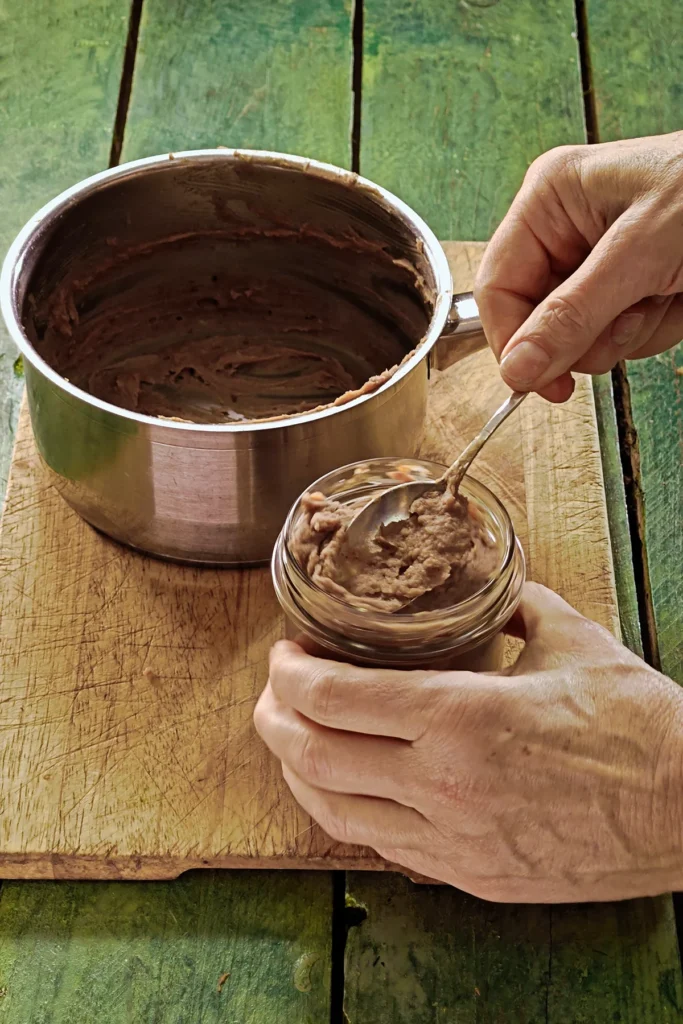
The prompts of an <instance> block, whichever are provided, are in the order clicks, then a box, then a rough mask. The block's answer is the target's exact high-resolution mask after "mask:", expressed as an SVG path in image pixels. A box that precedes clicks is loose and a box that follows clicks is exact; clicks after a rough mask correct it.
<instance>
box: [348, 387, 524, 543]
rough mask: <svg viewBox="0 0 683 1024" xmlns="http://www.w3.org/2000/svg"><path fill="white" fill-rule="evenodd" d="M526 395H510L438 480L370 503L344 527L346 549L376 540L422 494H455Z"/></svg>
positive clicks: (389, 493)
mask: <svg viewBox="0 0 683 1024" xmlns="http://www.w3.org/2000/svg"><path fill="white" fill-rule="evenodd" d="M527 394H528V392H526V391H513V392H512V393H511V394H510V395H509V396H508V398H507V399H506V400H505V402H503V404H502V405H501V406H500V408H499V409H497V410H496V412H495V413H494V414H493V416H492V417H491V419H490V420H489V421H488V423H487V424H486V425H485V426H484V427H482V429H481V430H480V431H479V433H478V434H477V436H476V437H475V438H474V440H473V441H470V443H469V444H468V445H467V447H466V448H465V450H464V451H463V452H462V453H461V454H460V455H459V456H458V458H457V459H456V460H455V462H454V463H453V464H452V465H451V466H450V467H449V468H448V469H447V470H446V472H445V473H444V474H443V476H441V477H439V479H438V480H414V481H411V482H410V483H406V484H397V485H396V487H390V488H389V490H387V491H383V492H382V493H381V494H378V495H377V497H375V498H373V499H372V500H371V501H369V502H368V504H367V505H366V506H365V507H364V508H362V509H360V511H359V512H358V513H357V514H356V515H355V516H354V518H353V519H352V520H351V522H350V523H349V525H348V527H347V530H346V538H345V543H346V544H347V545H348V547H349V548H356V549H358V548H362V547H364V546H366V545H367V544H368V543H369V541H371V540H372V538H373V537H375V536H377V533H378V532H379V530H381V528H382V527H383V526H388V525H389V523H399V522H401V521H402V520H405V519H408V518H409V516H410V511H411V508H412V506H413V504H414V503H415V501H417V499H418V498H420V497H421V496H422V495H423V494H427V493H430V494H434V493H437V494H443V493H444V492H445V491H446V489H449V490H450V491H451V493H452V494H457V493H458V489H459V487H460V484H461V482H462V478H463V477H464V476H465V473H466V472H467V470H468V469H469V468H470V465H471V464H472V462H473V461H474V459H475V458H476V456H477V455H478V454H479V452H480V451H481V449H482V448H483V447H484V445H485V444H486V442H487V441H488V439H489V438H490V437H491V435H492V434H493V433H494V431H495V430H497V429H498V427H499V426H500V425H501V423H503V422H504V421H505V420H506V419H507V418H508V416H509V415H510V413H512V412H514V410H515V409H516V408H517V407H518V406H519V405H520V404H521V403H522V402H523V401H524V399H525V398H526V396H527Z"/></svg>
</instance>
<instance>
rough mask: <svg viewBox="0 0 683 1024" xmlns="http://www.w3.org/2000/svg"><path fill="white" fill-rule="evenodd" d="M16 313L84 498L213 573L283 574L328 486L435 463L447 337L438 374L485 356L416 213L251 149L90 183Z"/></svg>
mask: <svg viewBox="0 0 683 1024" xmlns="http://www.w3.org/2000/svg"><path fill="white" fill-rule="evenodd" d="M2 306H3V313H4V316H5V319H6V322H7V324H8V326H9V329H10V331H11V333H12V335H13V337H14V339H15V341H16V342H17V344H18V345H19V347H20V349H21V351H22V353H23V355H24V358H25V370H26V383H27V391H28V401H29V408H30V413H31V420H32V425H33V430H34V434H35V437H36V442H37V445H38V449H39V451H40V454H41V456H42V459H43V461H44V462H45V464H46V465H47V467H48V469H49V471H50V472H51V474H52V478H53V480H54V482H55V484H56V486H57V487H58V489H59V490H60V492H61V494H62V495H63V497H64V498H65V500H66V501H68V502H69V504H70V505H71V506H72V507H73V508H74V509H75V510H76V511H77V512H78V513H79V514H80V515H81V516H82V517H83V518H84V519H86V520H87V521H88V522H89V523H91V524H92V525H93V526H95V527H96V528H97V529H99V530H102V531H103V532H105V533H107V534H109V535H110V536H112V537H113V538H115V539H116V540H119V541H122V542H123V543H125V544H128V545H131V546H133V547H136V548H139V549H141V550H144V551H146V552H148V553H150V554H154V555H157V556H160V557H165V558H172V559H176V560H181V561H186V562H195V563H201V564H214V565H239V564H248V563H257V562H263V561H266V560H267V559H268V558H269V557H270V554H271V551H272V547H273V544H274V542H275V539H276V537H277V535H278V533H279V531H280V529H281V527H282V524H283V522H284V520H285V517H286V515H287V512H288V510H289V508H290V506H291V504H292V502H293V501H294V499H295V498H296V496H297V495H298V494H299V493H301V491H302V490H304V488H305V487H306V486H307V485H308V483H309V482H310V481H311V480H314V479H316V478H317V477H320V476H321V475H323V474H324V473H327V472H329V471H330V470H332V469H334V468H336V467H337V466H340V465H345V464H348V463H351V462H356V461H359V460H362V459H366V458H371V457H378V456H385V457H387V456H394V455H403V456H406V457H409V456H412V455H414V454H416V453H417V450H418V447H419V444H420V439H421V434H422V429H423V425H424V421H425V413H426V403H427V381H428V367H429V360H430V357H431V358H432V359H434V357H435V352H436V350H435V346H436V345H437V342H440V345H439V365H444V364H448V363H449V362H452V361H454V360H455V359H457V358H458V356H459V354H460V353H461V352H465V351H470V350H471V349H472V347H476V346H478V345H480V344H483V343H484V340H483V335H482V334H481V329H480V324H479V322H478V319H477V314H476V308H475V307H474V305H473V300H472V299H471V296H458V297H457V298H456V300H455V301H454V300H453V296H452V282H451V275H450V272H449V268H448V264H447V262H446V258H445V256H444V254H443V251H442V249H441V247H440V245H439V243H438V242H437V240H436V239H435V237H434V235H433V234H432V232H431V231H430V230H429V228H428V227H427V226H426V225H425V224H424V223H423V222H422V221H421V220H420V218H419V217H417V215H416V214H414V213H413V212H412V211H411V210H410V209H409V208H408V207H406V206H405V205H404V204H403V203H401V202H400V201H399V200H398V199H396V198H395V197H394V196H392V195H390V194H389V193H388V192H386V191H384V190H383V189H381V188H379V187H378V186H377V185H374V184H372V183H371V182H369V181H366V180H364V179H362V178H360V177H358V176H357V175H355V174H352V173H350V172H348V171H344V170H341V169H339V168H335V167H331V166H328V165H325V164H320V163H316V162H314V161H310V160H304V159H302V158H299V157H291V156H283V155H280V154H275V153H260V152H250V151H232V150H203V151H195V152H188V153H177V154H165V155H163V156H159V157H153V158H150V159H147V160H140V161H136V162H135V163H131V164H126V165H123V166H121V167H118V168H115V169H113V170H110V171H106V172H104V173H103V174H99V175H96V176H95V177H93V178H90V179H88V180H87V181H85V182H82V183H81V184H80V185H77V186H75V187H74V188H72V189H70V190H69V191H67V192H66V193H64V194H63V195H61V196H59V197H58V198H57V199H56V200H54V201H53V202H52V203H50V204H48V206H46V207H45V208H44V209H43V210H41V211H40V212H39V213H38V214H37V215H36V216H35V217H34V218H33V219H32V220H31V221H30V222H29V223H28V224H27V225H26V227H25V228H24V230H23V231H22V232H21V234H20V235H19V236H18V238H17V240H16V241H15V243H14V245H13V246H12V248H11V250H10V252H9V254H8V256H7V259H6V261H5V267H4V269H3V277H2ZM440 339H441V341H440Z"/></svg>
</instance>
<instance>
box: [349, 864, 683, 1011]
mask: <svg viewBox="0 0 683 1024" xmlns="http://www.w3.org/2000/svg"><path fill="white" fill-rule="evenodd" d="M348 885H349V902H350V904H351V905H352V907H353V908H354V913H355V914H356V919H357V917H358V908H360V909H361V912H362V911H364V912H365V913H366V914H367V918H366V919H365V920H363V921H362V923H360V924H359V925H357V926H356V927H352V928H351V929H350V932H349V938H348V941H347V948H346V1003H345V1010H346V1020H347V1022H348V1024H367V1022H370V1021H372V1022H373V1024H374V1022H377V1024H379V1022H382V1024H383V1022H384V1021H387V1022H389V1021H391V1024H433V1022H435V1021H448V1022H449V1024H450V1022H451V1021H453V1022H457V1024H499V1022H500V1024H606V1022H607V1021H613V1022H616V1024H679V1022H680V1020H681V1017H682V1015H683V993H682V990H681V983H680V966H679V961H678V944H677V941H676V931H675V927H674V921H673V910H672V906H671V900H670V899H667V900H662V899H658V900H630V901H627V902H624V903H615V904H600V905H597V906H596V905H590V904H588V905H579V906H574V907H554V908H550V907H544V906H514V905H510V904H503V905H496V904H491V903H484V902H482V901H481V900H477V899H475V898H474V897H472V896H468V895H467V894H466V893H462V892H458V891H457V890H454V889H437V888H436V887H431V888H424V887H422V888H417V887H415V886H413V885H411V883H410V882H408V881H407V880H406V879H404V878H401V877H398V876H396V877H394V876H388V875H385V876H379V877H378V876H372V875H367V874H355V873H351V874H349V876H348Z"/></svg>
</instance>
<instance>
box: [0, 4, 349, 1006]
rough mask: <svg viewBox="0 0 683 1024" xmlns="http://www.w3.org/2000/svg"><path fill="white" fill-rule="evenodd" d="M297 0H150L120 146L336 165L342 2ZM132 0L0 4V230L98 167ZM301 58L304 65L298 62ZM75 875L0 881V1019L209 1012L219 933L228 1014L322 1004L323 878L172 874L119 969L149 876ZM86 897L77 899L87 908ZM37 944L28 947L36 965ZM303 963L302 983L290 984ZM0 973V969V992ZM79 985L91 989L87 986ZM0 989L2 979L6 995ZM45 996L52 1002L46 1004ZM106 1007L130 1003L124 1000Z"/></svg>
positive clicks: (5, 362)
mask: <svg viewBox="0 0 683 1024" xmlns="http://www.w3.org/2000/svg"><path fill="white" fill-rule="evenodd" d="M297 7H298V10H296V11H295V10H294V5H292V4H288V3H283V2H280V3H278V4H275V3H270V4H259V9H256V8H255V5H254V4H251V9H250V10H248V5H247V4H244V3H243V4H241V5H240V6H238V5H237V4H235V3H233V4H231V5H229V6H228V5H225V4H220V3H203V4H202V3H198V2H197V3H192V4H190V3H186V4H184V5H183V4H179V3H173V4H165V3H163V2H161V3H155V2H153V0H148V2H147V3H146V4H145V8H144V20H143V25H142V38H141V44H142V52H141V54H140V61H139V62H138V64H137V76H136V81H135V90H134V94H133V97H132V106H131V111H130V117H129V128H130V129H131V130H130V134H129V136H128V147H127V149H126V150H125V151H124V153H123V158H124V159H131V158H132V157H133V156H135V155H141V154H145V153H149V152H156V151H159V150H163V149H164V148H167V147H170V146H174V147H176V148H180V146H199V145H203V144H207V143H208V144H210V145H214V144H216V143H223V144H233V145H253V146H259V145H260V146H269V147H271V148H278V147H279V148H282V149H285V150H293V151H299V152H302V151H306V150H308V151H309V152H311V155H314V156H319V157H320V158H323V159H331V160H334V161H336V162H338V163H348V159H349V152H350V120H351V118H350V108H351V89H350V75H351V57H350V52H351V32H350V23H349V3H343V2H335V0H330V2H326V0H322V2H320V3H315V4H313V3H311V4H307V5H305V9H304V6H302V5H297ZM129 11H130V0H109V2H107V0H88V2H87V3H86V2H85V0H60V3H59V5H55V4H54V3H52V2H50V0H31V2H30V3H27V4H24V5H23V6H22V5H16V4H15V5H12V10H11V15H10V13H9V8H8V10H7V12H6V13H5V14H4V17H5V18H6V19H7V20H8V21H9V19H10V17H11V28H10V26H9V25H8V26H7V28H8V30H7V31H5V32H4V33H2V35H1V36H0V56H2V57H3V58H4V61H3V76H2V83H1V85H0V97H1V98H0V104H1V105H2V108H3V109H11V110H12V111H13V116H12V120H11V136H10V138H9V139H7V137H6V135H5V137H4V138H3V141H4V142H5V143H6V145H5V147H4V148H3V151H2V169H3V175H1V176H0V204H1V205H2V209H3V227H2V228H0V230H2V231H3V232H6V234H5V233H3V234H2V235H0V244H2V242H3V240H5V241H6V242H9V241H10V238H11V236H12V234H13V233H14V232H15V230H16V229H18V227H19V226H20V224H21V222H22V220H23V219H24V218H25V217H26V216H28V215H29V214H30V213H31V212H32V211H33V209H35V208H36V207H37V206H38V205H39V204H40V203H41V202H43V201H44V200H47V199H49V198H50V196H51V195H53V194H55V193H56V192H58V191H59V190H60V189H61V188H63V187H65V186H67V185H69V184H72V183H73V182H75V181H77V180H78V179H79V178H82V177H84V176H85V175H87V174H89V173H92V172H93V171H96V170H99V169H101V168H102V167H104V166H106V163H107V156H108V153H109V147H110V145H111V131H112V127H113V124H114V116H115V111H116V103H117V96H118V86H119V79H120V74H121V63H122V55H123V47H124V44H125V39H126V32H127V25H128V15H129ZM1 17H3V15H0V18H1ZM116 17H118V18H119V22H116V21H115V18H116ZM6 54H7V56H6ZM35 68H38V69H39V73H35V72H34V69H35ZM175 72H178V75H177V77H174V76H175ZM311 73H313V74H314V77H312V78H307V74H311ZM310 82H313V83H314V85H313V86H312V87H311V85H310ZM235 104H238V106H237V107H236V106H235ZM14 112H16V113H14ZM311 115H312V116H311ZM143 122H144V124H143ZM138 124H139V125H140V129H139V131H138V129H137V126H138ZM202 133H203V134H202ZM162 135H163V138H161V136H162ZM10 143H11V144H10ZM136 146H137V149H136V148H135V147H136ZM3 344H4V340H3ZM0 351H1V352H2V356H3V359H2V361H1V362H0V374H2V377H1V378H0V420H1V421H2V422H3V423H6V422H7V421H8V420H10V423H11V429H10V430H7V431H5V430H3V431H2V432H1V433H0V480H1V482H2V491H3V492H4V480H5V475H4V474H5V472H6V470H7V464H8V462H9V456H10V452H11V445H12V435H13V429H14V424H15V423H16V414H17V410H18V398H19V394H20V391H21V380H20V379H19V380H18V382H17V384H13V381H14V376H13V369H12V364H13V360H14V354H13V353H12V355H11V356H10V357H9V358H8V357H7V349H6V348H5V349H1V350H0ZM8 385H9V386H8ZM3 457H6V458H5V462H4V463H3V461H2V458H3ZM286 879H287V880H286ZM87 889H88V893H90V895H88V894H87V893H86V890H85V889H81V888H80V887H77V886H68V887H66V886H42V885H41V886H39V887H34V886H16V885H12V886H10V887H7V886H6V887H5V903H4V904H2V909H1V910H0V918H1V919H2V920H3V927H2V938H0V955H2V954H6V955H8V956H9V957H10V959H11V958H12V957H14V958H15V959H14V960H13V961H12V962H13V968H12V969H13V972H14V973H13V977H14V978H15V982H17V985H13V986H12V988H13V991H14V997H13V1001H12V1002H9V1001H8V1000H3V999H2V998H0V1019H1V1020H5V1019H7V1020H16V1021H17V1022H19V1021H20V1022H21V1024H30V1022H33V1021H36V1022H37V1021H41V1022H44V1021H46V1020H65V1021H66V1020H67V1019H68V1020H74V1019H81V1020H83V1021H85V1020H94V1019H98V1020H103V1021H104V1020H108V1019H111V1020H122V1021H123V1020H125V1021H129V1020H133V1019H139V1020H142V1019H145V1020H151V1019H152V1018H153V1019H154V1020H155V1021H156V1022H159V1024H162V1022H165V1021H169V1022H170V1021H177V1020H179V1019H180V1016H181V1015H182V1016H183V1017H184V1019H188V1020H193V1021H194V1020H197V1021H199V1020H202V1021H210V1020H214V1019H221V1020H223V1019H226V1018H225V1016H224V1014H225V1012H226V1003H225V1000H224V999H223V1000H221V999H220V998H219V1001H218V1003H216V1005H215V1006H214V1005H213V1004H212V1002H211V996H210V993H211V992H213V991H214V986H215V980H216V979H214V978H213V969H214V963H215V964H216V970H217V972H220V968H219V966H218V960H217V961H213V960H212V955H213V954H212V951H213V950H215V951H216V954H217V957H219V958H220V956H221V954H222V952H223V950H224V949H225V948H226V947H227V948H234V949H235V950H237V953H238V955H237V959H236V963H237V966H238V970H237V971H236V972H234V973H233V976H232V977H231V979H230V981H231V984H232V988H231V991H230V993H229V994H228V996H227V998H228V999H229V1000H231V1002H230V1004H229V1005H230V1006H231V1008H232V1012H234V1019H239V1020H254V1021H258V1022H259V1024H261V1021H263V1022H264V1024H267V1022H269V1021H278V1022H279V1021H283V1024H284V1022H287V1021H290V1020H291V1021H297V1022H298V1021H299V1020H301V1019H305V1020H307V1021H308V1020H310V1021H316V1022H322V1021H327V1020H328V1018H329V993H328V989H329V986H328V985H327V983H326V981H325V979H326V977H327V975H328V972H329V963H330V953H329V949H328V947H327V944H326V943H327V939H326V940H325V944H321V945H320V951H321V957H322V960H321V961H315V962H314V961H312V960H308V959H307V957H308V955H309V953H310V952H311V951H310V950H309V949H307V948H305V946H303V945H302V953H301V955H302V957H303V959H302V961H301V963H300V964H298V965H297V964H296V962H295V964H294V968H293V967H292V963H291V955H290V954H291V951H292V950H293V949H295V948H296V945H295V944H294V945H292V944H290V943H289V942H285V941H284V940H285V938H287V937H288V936H289V935H290V934H291V935H293V934H295V930H296V929H295V926H294V922H296V923H297V925H296V927H297V928H298V927H299V922H301V924H305V929H304V932H303V934H302V942H303V940H304V939H305V936H306V935H311V936H312V935H313V934H314V933H315V936H317V937H318V938H319V937H321V936H323V935H324V936H327V935H328V934H329V933H330V929H331V895H330V888H329V879H328V878H327V877H326V876H324V875H322V874H320V875H318V876H316V877H315V878H314V879H312V878H306V877H305V876H303V875H301V874H298V875H297V876H296V878H288V876H280V875H278V874H268V873H264V872H261V873H259V874H258V875H256V876H244V875H241V874H234V875H231V876H230V877H229V878H226V879H220V880H217V879H215V878H214V879H211V877H210V876H209V875H202V876H201V877H199V878H197V879H195V881H194V882H193V884H192V886H191V887H189V888H188V887H187V886H186V880H185V879H183V880H182V881H180V882H178V883H177V886H173V887H171V886H167V887H163V890H164V892H167V894H168V895H167V897H164V899H165V900H166V901H167V903H168V904H169V905H170V907H171V912H172V914H173V915H174V920H176V921H177V922H178V924H177V930H176V931H173V928H171V930H170V931H169V930H168V929H167V930H166V931H164V932H162V933H161V934H157V935H156V936H155V935H154V934H153V933H151V934H150V933H148V935H147V938H145V933H144V929H141V930H140V931H139V932H138V939H139V940H140V941H139V943H138V946H137V950H138V953H139V951H140V946H141V945H142V946H144V958H143V959H144V962H142V961H139V960H135V961H134V967H133V968H131V966H130V961H129V959H128V955H129V952H128V951H129V945H131V944H132V938H133V931H134V928H133V924H132V923H131V931H130V933H126V932H125V930H124V931H123V932H119V933H118V935H117V939H116V941H112V943H111V945H110V946H107V943H106V936H107V929H108V928H111V927H113V924H112V922H113V923H114V924H115V922H116V921H117V920H118V918H119V917H120V916H123V917H126V916H127V918H128V919H129V921H130V922H134V921H135V919H136V918H137V917H138V916H139V917H140V919H141V920H142V921H143V922H145V921H149V920H150V918H153V917H154V915H155V913H156V912H157V910H158V909H159V908H160V906H161V904H162V903H163V900H162V899H161V898H160V897H159V896H158V895H157V894H158V892H159V889H158V888H154V887H151V888H148V887H146V886H145V887H139V888H138V887H136V888H130V887H129V886H126V885H115V884H112V885H107V886H101V887H87ZM8 893H9V894H10V895H8ZM176 893H177V898H176V896H175V894H176ZM183 893H185V894H186V896H183ZM94 894H97V896H98V898H97V899H95V898H94ZM7 900H10V902H11V907H10V908H9V909H8V903H7ZM213 900H215V901H216V905H217V908H218V909H219V910H221V909H222V910H223V911H224V910H225V908H226V906H227V902H228V900H229V902H230V903H231V905H232V907H233V911H232V914H231V916H230V917H229V918H228V919H227V920H228V923H227V924H226V925H225V926H223V925H222V924H221V922H220V921H218V923H216V921H215V920H214V921H213V924H212V928H210V929H209V930H207V929H206V924H207V920H208V919H209V917H210V915H209V914H208V913H207V912H206V911H204V912H203V914H199V915H198V914H196V913H195V911H194V909H193V901H199V902H203V905H204V907H205V908H206V907H209V906H210V904H211V901H213ZM88 901H89V902H88ZM259 903H260V905H261V906H262V908H263V909H262V910H259V908H258V905H259ZM84 904H87V905H88V907H89V909H88V910H87V912H86V910H85V909H84ZM241 906H243V907H244V912H242V911H241V910H240V909H239V908H240V907H241ZM12 908H14V909H12ZM22 908H23V909H22ZM22 913H23V919H24V920H29V919H30V918H31V917H32V918H33V920H32V924H31V926H30V929H31V931H32V936H31V945H32V948H33V950H34V954H35V951H36V950H37V951H39V952H40V953H41V956H42V959H41V960H40V964H41V967H40V968H39V970H40V971H41V972H42V971H45V972H46V973H45V977H46V978H48V984H47V985H46V987H45V988H43V989H42V993H41V994H42V1000H40V999H36V1000H35V1001H34V1002H33V1003H31V1002H30V1000H31V992H30V990H31V989H33V990H34V991H35V990H36V986H37V980H36V978H37V975H35V974H34V975H33V976H32V977H30V978H29V976H28V975H27V974H26V971H27V970H28V969H29V964H30V961H29V960H26V961H23V960H22V958H23V955H24V953H25V951H26V948H27V946H26V942H22V937H21V935H19V936H18V935H17V929H19V927H20V924H21V920H22ZM3 915H4V917H3ZM84 917H87V929H86V934H87V942H86V943H84V942H82V941H80V942H79V941H76V939H75V938H74V936H73V935H72V934H71V933H70V932H69V927H68V924H69V922H70V923H71V924H73V926H74V927H75V928H76V929H77V930H78V929H81V928H83V927H85V926H84V924H83V921H84ZM64 920H66V921H67V924H65V926H64V928H63V930H62V931H61V933H59V934H57V933H56V932H55V930H54V924H55V921H64ZM285 923H286V926H287V929H289V931H288V932H286V931H285ZM195 933H196V934H195ZM112 934H113V933H112ZM184 934H187V935H190V936H195V943H196V945H199V946H200V947H201V949H200V953H201V956H202V957H203V960H202V961H201V962H200V963H199V967H197V965H196V964H195V965H193V966H192V969H191V970H190V969H189V967H188V963H187V958H186V950H185V947H184V946H183V942H184V940H183V935H184ZM24 937H25V936H24ZM318 938H316V941H318ZM129 940H130V942H129ZM8 943H10V944H11V949H10V950H9V953H8V948H9V947H8ZM89 950H90V951H91V955H90V959H89V960H88V956H89V953H88V951H89ZM297 955H298V954H297ZM36 956H37V954H35V955H34V956H33V963H34V964H36V966H37V960H36ZM86 961H87V962H86ZM57 962H59V965H60V966H59V972H58V974H57V976H56V977H55V976H54V975H51V974H50V973H49V971H50V969H51V968H52V966H53V965H54V964H56V963H57ZM5 963H8V961H5ZM136 968H139V969H136ZM204 969H205V970H206V984H207V985H208V986H209V987H208V990H206V991H208V993H209V994H208V995H207V994H206V991H205V990H204V988H200V989H199V990H198V991H195V989H196V986H198V985H203V982H204V977H203V975H202V971H203V970H204ZM226 969H227V968H226ZM309 969H310V974H311V978H312V981H311V984H312V985H313V986H314V989H315V991H312V992H310V993H308V994H303V995H302V992H303V991H304V990H305V988H306V987H307V985H308V982H307V973H308V972H309ZM81 970H83V971H85V973H86V974H87V977H88V980H87V982H86V983H85V988H84V989H83V990H82V991H81V992H80V994H79V999H81V1000H82V1005H83V1007H84V1010H83V1015H82V1016H80V1018H79V1014H78V1013H77V1012H76V1013H75V1012H74V1007H73V1006H72V998H73V988H74V987H76V985H77V979H78V977H79V976H80V975H79V972H80V971H81ZM22 971H23V973H22ZM17 972H19V973H17ZM88 972H90V973H88ZM20 975H21V977H20ZM131 976H134V977H135V986H136V995H135V999H136V1005H138V1006H143V1005H144V1006H146V1007H147V1008H148V1012H146V1013H145V1012H143V1011H141V1012H140V1014H136V1013H133V1012H131V1013H130V1014H127V1013H126V1012H125V1011H123V1010H119V1009H117V1006H116V1005H115V1001H114V1005H113V1004H112V993H120V992H121V991H122V989H125V988H126V987H127V984H128V979H129V978H130V977H131ZM216 977H218V973H217V975H216ZM159 979H161V981H160V980H159ZM51 983H52V984H53V989H52V990H50V989H49V985H50V984H51ZM4 984H5V982H4V981H2V980H0V992H2V991H3V989H2V985H4ZM88 986H90V987H91V988H92V990H93V995H92V999H91V998H90V996H89V995H88V992H87V989H88ZM21 987H23V988H25V991H24V992H23V993H22V992H21ZM299 989H301V991H299ZM166 990H167V991H168V992H169V993H170V994H169V998H168V999H166V998H165V997H164V991H166ZM224 992H227V983H226V986H225V988H224ZM10 995H11V992H10V989H9V987H8V998H9V996H10ZM202 1000H204V1002H202ZM53 1002H55V1003H57V1004H58V1009H50V1006H51V1004H52V1003H53ZM213 1002H214V1003H215V999H214V1000H213ZM252 1003H253V1008H251V1004H252ZM121 1005H122V1006H127V1005H128V1004H127V1003H125V1001H123V1002H122V1003H121ZM29 1006H30V1007H31V1009H29ZM181 1006H182V1007H183V1009H180V1007H181ZM85 1007H88V1009H87V1010H86V1009H85ZM202 1007H203V1009H202ZM91 1011H92V1012H91ZM185 1011H187V1013H186V1014H185ZM228 1012H231V1011H230V1010H228ZM47 1013H49V1014H50V1017H46V1016H45V1014H47ZM3 1014H7V1016H6V1017H5V1016H3Z"/></svg>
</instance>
